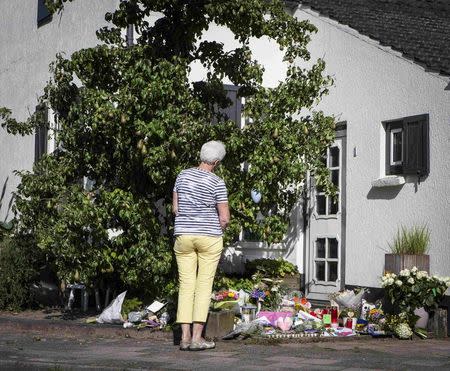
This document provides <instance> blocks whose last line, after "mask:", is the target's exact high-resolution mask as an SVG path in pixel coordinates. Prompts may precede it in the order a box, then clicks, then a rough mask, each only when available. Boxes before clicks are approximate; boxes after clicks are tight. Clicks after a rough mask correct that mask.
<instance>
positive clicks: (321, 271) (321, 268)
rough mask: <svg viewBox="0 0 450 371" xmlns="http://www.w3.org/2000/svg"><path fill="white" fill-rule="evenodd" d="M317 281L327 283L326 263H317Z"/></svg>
mask: <svg viewBox="0 0 450 371" xmlns="http://www.w3.org/2000/svg"><path fill="white" fill-rule="evenodd" d="M316 280H318V281H325V262H316Z"/></svg>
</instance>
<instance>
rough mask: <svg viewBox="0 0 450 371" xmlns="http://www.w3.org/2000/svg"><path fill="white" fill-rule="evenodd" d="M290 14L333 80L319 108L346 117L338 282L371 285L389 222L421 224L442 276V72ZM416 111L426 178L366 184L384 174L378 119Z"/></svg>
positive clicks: (447, 176) (445, 271) (448, 177)
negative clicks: (423, 120) (307, 26)
mask: <svg viewBox="0 0 450 371" xmlns="http://www.w3.org/2000/svg"><path fill="white" fill-rule="evenodd" d="M296 16H297V17H298V18H300V19H305V18H306V19H309V20H310V21H311V22H312V23H313V24H314V25H316V26H317V27H318V29H319V32H318V33H317V34H316V35H314V36H313V40H312V42H311V44H310V48H309V50H310V51H311V53H312V59H317V58H318V57H323V58H324V59H325V62H326V64H327V72H328V73H329V74H330V75H332V76H333V78H334V81H335V86H334V87H333V88H332V89H331V92H330V94H329V96H327V97H326V98H325V99H324V100H323V101H322V103H321V105H320V106H321V108H322V109H323V110H324V111H325V112H326V113H328V114H335V115H337V117H338V119H339V120H346V121H347V228H346V233H347V234H346V238H347V241H346V284H349V285H364V286H371V287H379V286H380V285H379V283H378V280H379V277H380V275H381V274H382V273H383V268H384V254H385V252H386V250H387V249H388V243H389V242H390V241H391V240H392V237H393V236H394V234H395V232H396V230H397V228H398V227H399V226H400V225H401V224H403V225H406V226H410V225H413V224H418V223H419V224H420V223H424V222H426V223H428V226H429V228H430V229H431V248H430V252H429V253H430V256H431V257H430V260H431V262H430V264H431V267H430V269H431V272H432V273H434V274H440V275H445V276H448V275H450V246H449V241H450V228H449V226H450V197H449V192H450V183H449V182H450V161H449V156H450V91H448V90H447V91H446V90H444V89H445V88H446V86H447V85H448V84H449V78H447V77H443V76H440V75H436V74H432V73H430V72H426V71H425V70H424V69H423V68H422V67H421V66H419V65H417V64H414V63H412V62H411V61H409V60H406V59H405V58H403V57H402V56H401V55H400V54H399V53H397V52H394V51H392V50H391V49H390V48H385V47H382V46H380V45H379V44H378V43H377V42H375V41H373V40H371V39H370V38H368V37H364V36H362V35H359V34H358V33H357V32H356V31H354V30H352V29H350V28H349V27H346V26H343V25H339V24H338V23H337V22H335V21H332V20H330V19H328V18H325V17H319V15H318V14H317V13H315V12H312V11H310V10H308V9H301V10H297V12H296ZM424 113H428V114H429V117H430V175H429V176H428V178H427V179H425V180H423V181H422V182H421V184H420V185H417V184H415V181H416V179H415V178H414V177H413V178H408V179H407V183H406V184H405V185H404V186H403V187H401V188H394V189H383V190H379V191H376V190H375V189H372V187H371V181H372V180H374V179H377V178H379V177H380V176H382V175H384V156H385V155H384V140H385V137H384V132H383V130H382V126H381V122H382V121H384V120H390V119H395V118H401V117H405V116H412V115H418V114H424ZM355 147H356V149H357V156H356V157H354V156H353V150H354V148H355Z"/></svg>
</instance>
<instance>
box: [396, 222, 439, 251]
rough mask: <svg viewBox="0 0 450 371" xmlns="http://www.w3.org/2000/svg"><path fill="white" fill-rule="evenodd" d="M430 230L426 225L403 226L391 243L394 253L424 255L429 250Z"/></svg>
mask: <svg viewBox="0 0 450 371" xmlns="http://www.w3.org/2000/svg"><path fill="white" fill-rule="evenodd" d="M429 243H430V230H429V229H428V227H427V226H426V225H422V226H413V227H411V228H409V229H408V228H406V227H404V226H401V228H400V229H399V230H398V231H397V234H396V236H395V237H394V241H393V242H392V244H389V248H390V249H391V252H392V254H409V255H423V254H426V253H427V252H428V249H429Z"/></svg>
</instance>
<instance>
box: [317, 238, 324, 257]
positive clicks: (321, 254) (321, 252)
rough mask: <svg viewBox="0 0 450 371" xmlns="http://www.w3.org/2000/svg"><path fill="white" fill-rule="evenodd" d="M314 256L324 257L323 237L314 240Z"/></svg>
mask: <svg viewBox="0 0 450 371" xmlns="http://www.w3.org/2000/svg"><path fill="white" fill-rule="evenodd" d="M316 258H322V259H325V238H318V239H317V240H316Z"/></svg>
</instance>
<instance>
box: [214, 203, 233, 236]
mask: <svg viewBox="0 0 450 371" xmlns="http://www.w3.org/2000/svg"><path fill="white" fill-rule="evenodd" d="M217 212H218V214H219V222H220V227H221V228H222V230H223V231H224V230H225V229H226V228H227V227H228V224H229V223H230V209H229V208H228V202H220V203H218V204H217Z"/></svg>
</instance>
